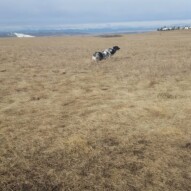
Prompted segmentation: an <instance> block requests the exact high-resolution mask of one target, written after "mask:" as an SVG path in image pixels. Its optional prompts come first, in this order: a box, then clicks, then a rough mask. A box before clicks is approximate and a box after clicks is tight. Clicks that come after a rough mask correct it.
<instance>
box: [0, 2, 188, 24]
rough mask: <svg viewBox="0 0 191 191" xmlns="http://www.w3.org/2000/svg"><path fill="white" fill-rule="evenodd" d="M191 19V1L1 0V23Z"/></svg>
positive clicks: (75, 22) (81, 22) (80, 22)
mask: <svg viewBox="0 0 191 191" xmlns="http://www.w3.org/2000/svg"><path fill="white" fill-rule="evenodd" d="M179 19H181V20H183V19H191V0H76V1H74V0H0V24H4V25H6V24H7V25H11V24H35V23H36V24H83V23H106V22H128V21H153V20H179Z"/></svg>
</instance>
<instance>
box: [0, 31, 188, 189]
mask: <svg viewBox="0 0 191 191" xmlns="http://www.w3.org/2000/svg"><path fill="white" fill-rule="evenodd" d="M114 45H118V46H119V47H121V50H120V51H119V52H117V53H116V54H115V55H114V56H113V57H112V58H110V59H108V60H105V61H101V62H99V63H94V62H92V60H91V55H92V53H93V52H94V51H97V50H104V49H105V48H108V47H112V46H114ZM0 190H2V191H28V190H32V191H33V190H38V191H50V190H52V191H92V190H94V191H113V190H114V191H172V190H173V191H190V190H191V32H190V31H171V32H154V33H145V34H131V35H122V36H116V37H108V38H105V37H104V36H103V37H90V36H86V37H41V38H40V37H39V38H38V37H37V38H30V39H29V38H23V39H18V38H7V39H6V38H5V39H4V38H2V39H0Z"/></svg>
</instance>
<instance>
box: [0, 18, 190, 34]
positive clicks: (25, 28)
mask: <svg viewBox="0 0 191 191" xmlns="http://www.w3.org/2000/svg"><path fill="white" fill-rule="evenodd" d="M164 26H168V27H171V26H191V20H168V21H139V22H138V21H137V22H118V23H96V24H95V23H93V24H92V23H90V24H70V25H69V24H66V25H64V24H53V25H35V24H33V25H26V24H25V25H6V24H3V25H1V24H0V37H16V35H15V33H16V34H17V33H18V34H26V35H31V36H35V37H39V36H64V35H70V36H72V35H107V34H127V33H143V32H150V31H156V30H157V28H160V27H164Z"/></svg>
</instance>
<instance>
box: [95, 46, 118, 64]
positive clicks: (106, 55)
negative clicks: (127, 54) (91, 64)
mask: <svg viewBox="0 0 191 191" xmlns="http://www.w3.org/2000/svg"><path fill="white" fill-rule="evenodd" d="M118 50H120V48H119V47H118V46H114V47H113V48H108V49H105V50H104V51H102V52H95V53H94V54H93V56H92V60H94V61H101V60H104V59H107V58H109V57H111V56H112V55H114V54H115V53H116V52H117V51H118Z"/></svg>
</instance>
